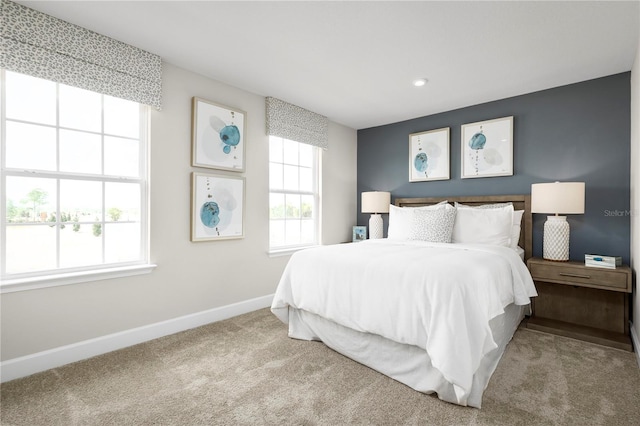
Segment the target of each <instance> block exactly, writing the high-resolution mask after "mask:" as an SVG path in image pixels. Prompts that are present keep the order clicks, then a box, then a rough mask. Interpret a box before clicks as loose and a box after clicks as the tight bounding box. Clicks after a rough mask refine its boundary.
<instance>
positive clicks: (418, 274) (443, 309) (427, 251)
mask: <svg viewBox="0 0 640 426" xmlns="http://www.w3.org/2000/svg"><path fill="white" fill-rule="evenodd" d="M536 295H537V293H536V290H535V287H534V285H533V281H532V279H531V275H530V274H529V271H528V270H527V268H526V266H525V264H524V263H523V262H522V260H521V259H520V257H519V256H518V254H517V253H516V252H515V251H514V250H512V249H510V248H507V247H499V246H487V245H470V244H441V243H426V242H419V241H410V242H405V241H391V240H386V239H382V240H366V241H363V242H360V243H354V244H339V245H332V246H322V247H318V248H312V249H307V250H303V251H299V252H297V253H295V254H294V255H293V256H292V257H291V259H290V260H289V263H288V264H287V267H286V268H285V270H284V273H283V275H282V278H281V280H280V283H279V285H278V288H277V290H276V293H275V296H274V299H273V303H272V305H271V310H272V312H273V313H274V314H275V315H276V316H277V317H278V318H279V319H280V320H281V321H283V322H284V323H285V324H286V323H288V307H289V306H292V307H294V308H298V309H302V310H305V311H308V312H311V313H314V314H317V315H320V316H322V317H324V318H327V319H330V320H332V321H334V322H336V323H338V324H341V325H343V326H345V327H349V328H352V329H354V330H357V331H361V332H366V333H374V334H378V335H380V336H383V337H385V338H387V339H390V340H393V341H396V342H398V343H404V344H409V345H415V346H418V347H420V348H423V349H425V350H426V351H427V353H428V354H429V357H430V358H431V362H432V365H433V367H434V368H436V369H438V370H439V371H440V372H441V373H442V375H443V376H444V378H445V379H446V380H447V381H448V382H450V383H452V384H453V386H454V390H455V392H456V397H457V399H458V404H461V405H466V402H467V398H468V396H469V393H470V391H471V386H472V382H473V375H474V373H475V371H476V370H477V369H478V366H479V365H480V362H481V360H482V358H483V357H484V355H485V354H486V353H488V352H489V351H491V350H492V349H494V348H496V347H497V345H496V343H495V342H494V340H493V336H492V334H491V329H490V327H489V321H490V320H491V319H492V318H494V317H496V316H498V315H500V314H502V313H503V312H504V307H505V306H507V305H509V304H510V303H515V304H517V305H526V304H529V303H530V297H533V296H536Z"/></svg>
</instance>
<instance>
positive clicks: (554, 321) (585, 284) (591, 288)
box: [527, 257, 633, 351]
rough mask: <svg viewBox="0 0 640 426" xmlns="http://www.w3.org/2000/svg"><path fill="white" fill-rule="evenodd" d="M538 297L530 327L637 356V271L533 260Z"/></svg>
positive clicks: (530, 263)
mask: <svg viewBox="0 0 640 426" xmlns="http://www.w3.org/2000/svg"><path fill="white" fill-rule="evenodd" d="M527 266H528V267H529V271H531V276H532V277H533V280H534V281H535V285H536V289H537V290H538V297H536V298H534V302H533V304H532V307H533V312H532V316H531V318H529V320H528V321H527V328H531V329H533V330H540V331H546V332H548V333H553V334H558V335H561V336H566V337H572V338H574V339H580V340H586V341H589V342H593V343H598V344H601V345H605V346H612V347H615V348H618V349H624V350H628V351H631V350H633V347H632V345H631V339H630V337H629V294H630V293H631V268H629V266H627V265H623V266H619V267H617V268H616V269H605V268H592V267H587V266H585V265H584V262H553V261H549V260H544V259H540V258H536V257H532V258H530V259H529V260H528V261H527Z"/></svg>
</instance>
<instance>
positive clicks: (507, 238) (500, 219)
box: [452, 205, 513, 247]
mask: <svg viewBox="0 0 640 426" xmlns="http://www.w3.org/2000/svg"><path fill="white" fill-rule="evenodd" d="M457 210H458V212H457V213H456V220H455V224H454V226H453V236H452V241H453V242H454V243H466V244H491V245H499V246H505V247H510V245H511V230H512V228H513V205H507V206H505V207H499V208H480V209H478V208H474V207H468V206H462V205H459V206H458V208H457Z"/></svg>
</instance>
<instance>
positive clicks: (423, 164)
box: [413, 152, 428, 173]
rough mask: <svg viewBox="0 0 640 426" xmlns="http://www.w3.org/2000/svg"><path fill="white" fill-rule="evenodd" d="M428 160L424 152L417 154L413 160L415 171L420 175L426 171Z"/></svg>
mask: <svg viewBox="0 0 640 426" xmlns="http://www.w3.org/2000/svg"><path fill="white" fill-rule="evenodd" d="M427 160H428V158H427V154H425V153H424V152H421V153H419V154H418V155H416V158H414V159H413V167H415V168H416V170H417V171H419V172H420V173H422V172H425V171H427V165H428V161H427Z"/></svg>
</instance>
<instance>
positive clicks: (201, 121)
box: [191, 97, 247, 172]
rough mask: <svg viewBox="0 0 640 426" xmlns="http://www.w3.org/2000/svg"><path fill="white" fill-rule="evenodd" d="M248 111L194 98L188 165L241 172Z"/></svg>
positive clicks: (242, 170) (243, 162) (243, 161)
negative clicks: (190, 156) (189, 160)
mask: <svg viewBox="0 0 640 426" xmlns="http://www.w3.org/2000/svg"><path fill="white" fill-rule="evenodd" d="M246 121H247V113H246V112H244V111H242V110H239V109H236V108H230V107H227V106H224V105H221V104H218V103H215V102H211V101H207V100H205V99H202V98H198V97H193V100H192V115H191V151H192V158H191V165H192V166H194V167H207V168H211V169H220V170H229V171H233V172H244V169H245V166H244V165H245V159H244V156H245V145H246V143H245V142H246V141H245V134H246Z"/></svg>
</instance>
